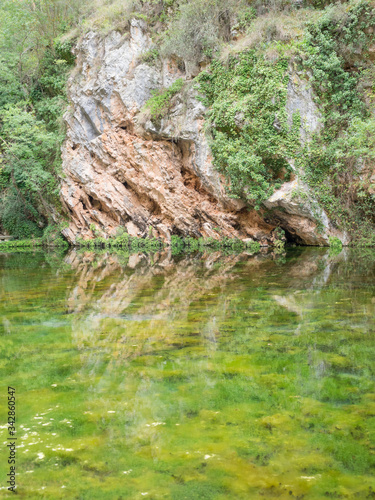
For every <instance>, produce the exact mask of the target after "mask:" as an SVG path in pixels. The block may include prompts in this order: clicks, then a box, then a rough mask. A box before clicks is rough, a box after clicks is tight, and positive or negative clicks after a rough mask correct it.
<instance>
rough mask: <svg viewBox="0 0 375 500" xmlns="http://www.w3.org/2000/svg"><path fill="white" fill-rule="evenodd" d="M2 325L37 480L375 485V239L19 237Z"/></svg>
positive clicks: (115, 488) (217, 494) (218, 493)
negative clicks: (43, 247)
mask: <svg viewBox="0 0 375 500" xmlns="http://www.w3.org/2000/svg"><path fill="white" fill-rule="evenodd" d="M0 336H1V344H0V345H1V358H0V367H1V369H0V378H1V390H2V394H1V398H2V401H3V402H4V401H6V399H7V387H8V386H11V387H13V388H14V389H15V397H16V437H17V448H16V472H17V476H16V481H17V490H18V493H19V497H20V498H32V499H34V498H35V499H39V498H48V499H60V498H68V499H90V500H92V499H100V500H102V499H111V500H112V499H133V498H134V499H138V498H139V499H141V498H145V499H149V500H151V499H173V500H182V499H187V500H191V499H197V500H203V499H215V500H216V499H218V500H224V499H230V500H232V499H257V498H278V499H284V498H288V499H290V498H294V499H303V498H305V499H324V498H329V499H332V498H360V499H362V498H374V497H375V477H374V472H375V391H374V389H375V378H374V373H375V363H374V359H375V344H374V340H375V252H374V251H370V250H367V251H359V250H352V249H344V250H343V251H341V252H340V253H335V252H332V251H330V250H329V249H323V248H291V249H288V250H287V252H286V254H282V255H275V254H272V253H267V252H261V253H260V254H257V255H249V254H246V253H244V254H239V255H236V254H234V255H223V254H220V253H207V254H204V255H200V254H191V255H186V254H185V255H176V256H173V255H170V254H169V253H168V252H167V251H165V252H162V253H159V254H154V255H145V254H134V255H126V254H109V253H102V254H95V253H89V252H86V253H85V252H83V253H77V252H76V251H74V250H71V251H70V252H69V253H67V254H66V255H58V254H53V253H43V252H37V253H28V252H25V253H8V254H5V253H2V254H0ZM0 433H1V436H0V437H1V443H3V444H2V446H3V450H2V453H1V460H0V471H1V478H2V482H1V484H0V487H1V488H2V491H1V494H2V495H3V496H4V497H9V498H10V497H11V495H12V493H8V492H7V490H6V487H7V486H6V479H5V477H6V474H7V473H8V472H9V465H8V463H7V446H6V445H7V438H8V429H7V408H6V406H5V405H4V404H2V406H1V421H0Z"/></svg>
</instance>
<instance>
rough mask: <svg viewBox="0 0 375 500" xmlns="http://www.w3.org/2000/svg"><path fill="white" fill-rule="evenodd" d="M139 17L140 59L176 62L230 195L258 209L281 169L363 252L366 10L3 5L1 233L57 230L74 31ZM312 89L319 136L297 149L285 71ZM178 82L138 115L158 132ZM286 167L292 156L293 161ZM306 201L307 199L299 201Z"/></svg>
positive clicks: (367, 145)
mask: <svg viewBox="0 0 375 500" xmlns="http://www.w3.org/2000/svg"><path fill="white" fill-rule="evenodd" d="M133 17H138V18H141V19H143V20H144V21H145V22H146V23H147V25H148V27H149V30H150V33H151V36H152V39H153V42H154V45H153V47H152V48H151V50H150V51H149V52H148V53H147V54H144V56H143V61H144V62H147V63H148V64H158V63H159V61H160V59H162V58H163V57H174V58H176V59H177V60H178V62H179V64H180V66H181V67H182V68H184V69H185V71H186V75H187V77H188V78H190V79H191V78H194V77H196V83H197V84H198V87H199V89H200V93H201V95H202V99H203V101H204V103H205V104H206V105H207V106H208V113H207V118H208V125H209V126H208V133H209V136H210V137H211V147H212V152H213V156H214V162H215V166H216V167H217V168H218V169H219V170H220V171H221V172H222V173H224V174H225V176H226V178H227V179H228V189H229V191H230V193H231V195H232V196H235V197H240V198H242V199H245V200H246V201H247V202H248V203H249V204H250V205H252V206H255V207H256V208H259V207H260V206H261V205H262V202H263V201H264V200H265V199H266V198H267V197H268V196H269V195H270V194H271V193H272V192H273V190H274V189H275V188H277V187H278V185H280V183H281V182H282V181H283V180H286V179H288V176H289V174H290V172H291V166H290V165H291V163H293V165H294V166H295V167H296V168H297V170H298V172H299V175H300V177H302V178H304V180H305V181H306V182H307V183H308V185H309V186H310V188H311V196H312V197H314V199H316V200H317V201H318V203H319V205H320V206H322V207H323V208H325V210H326V211H327V212H328V214H329V216H330V217H331V219H332V220H333V221H334V223H335V224H336V225H337V226H338V227H340V228H342V229H347V230H350V231H351V232H352V234H353V233H355V236H356V240H357V241H358V242H361V243H362V244H374V241H373V239H372V238H371V234H372V232H373V223H374V222H375V220H374V208H375V205H374V195H373V193H374V189H373V188H374V186H371V185H370V184H369V181H368V178H369V176H367V177H366V175H362V174H363V172H364V171H366V169H367V171H368V170H369V169H371V166H372V165H373V162H374V154H375V153H374V152H375V148H374V146H375V144H374V142H375V139H374V137H375V135H374V132H375V119H374V112H373V109H374V97H375V93H374V76H375V71H374V66H373V61H372V53H373V52H372V51H371V49H372V47H371V44H372V43H373V38H374V32H375V11H374V8H373V6H372V4H371V2H369V1H368V0H351V1H350V2H347V3H337V4H329V3H328V2H321V1H305V2H302V3H301V2H292V1H289V0H273V1H270V0H269V1H265V2H260V1H259V0H255V1H247V0H229V1H225V0H189V1H188V0H149V1H137V0H121V1H120V0H113V1H105V2H104V1H101V0H97V1H96V2H79V3H78V2H76V0H40V1H38V2H32V1H31V0H17V1H11V0H5V1H3V2H2V4H1V6H0V25H1V29H0V59H1V61H0V162H1V163H0V231H1V230H3V231H6V232H8V233H11V234H13V235H15V236H18V237H23V238H30V237H40V236H41V235H42V233H43V230H44V229H45V228H46V227H47V226H48V225H51V224H61V222H62V215H61V210H60V209H59V202H58V190H59V169H60V164H61V153H60V147H61V144H62V141H63V139H64V128H63V122H62V115H63V112H64V109H65V106H66V97H65V88H66V80H67V76H68V72H69V69H70V68H71V66H72V65H73V64H74V56H73V55H72V52H71V48H72V46H73V45H74V43H75V41H76V39H77V38H78V37H79V36H81V35H82V34H83V33H84V32H85V31H88V30H90V29H95V30H98V31H101V32H102V33H103V34H105V33H107V32H109V31H111V30H113V29H118V30H120V31H126V30H127V29H128V25H129V20H130V19H131V18H133ZM296 73H297V74H298V75H300V77H301V78H305V79H307V80H308V81H309V82H310V84H311V85H312V86H313V89H314V95H315V96H316V100H317V104H318V105H319V109H320V110H321V113H322V124H323V125H324V127H323V129H322V132H321V133H320V134H316V136H313V137H312V138H311V140H310V141H308V142H307V143H301V141H300V137H299V129H300V126H301V123H300V117H299V116H298V115H297V114H296V115H295V116H294V117H293V124H291V123H290V120H289V121H288V119H287V114H286V111H285V102H286V95H287V84H288V80H289V78H290V76H291V74H296ZM183 86H184V81H183V80H178V81H177V82H175V84H173V86H172V87H171V88H167V89H161V90H160V91H159V92H157V93H155V95H154V96H153V97H152V98H151V99H150V101H149V102H148V103H147V105H146V109H147V110H148V112H149V113H151V116H152V118H153V119H154V120H155V121H156V122H158V121H160V120H161V118H162V117H163V116H164V115H165V114H167V113H168V112H169V109H170V105H171V101H172V100H173V97H174V95H175V94H176V93H178V92H180V91H181V90H183ZM291 160H293V161H292V162H291ZM305 196H306V194H305Z"/></svg>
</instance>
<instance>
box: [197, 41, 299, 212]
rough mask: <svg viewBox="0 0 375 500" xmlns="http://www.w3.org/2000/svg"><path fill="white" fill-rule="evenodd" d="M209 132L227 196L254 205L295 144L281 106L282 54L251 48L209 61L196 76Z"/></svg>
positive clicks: (276, 180) (284, 167) (278, 178)
mask: <svg viewBox="0 0 375 500" xmlns="http://www.w3.org/2000/svg"><path fill="white" fill-rule="evenodd" d="M197 80H198V82H199V88H200V91H201V92H202V93H203V94H204V98H203V99H202V100H203V102H204V104H206V105H207V106H209V111H208V113H207V117H208V120H209V131H210V133H211V136H212V141H211V149H212V153H213V158H214V165H215V167H216V168H217V169H218V170H219V171H220V172H222V173H223V174H224V175H225V176H226V177H227V179H228V181H229V186H228V188H229V192H230V194H231V196H233V197H237V198H238V197H239V198H242V199H244V200H246V201H247V202H248V203H249V204H251V205H254V206H255V207H256V208H259V207H260V205H261V203H262V201H264V200H265V199H267V198H268V197H269V196H270V195H271V194H272V193H273V190H274V189H275V188H277V187H279V186H280V185H281V183H282V182H283V180H282V178H283V177H284V179H285V178H287V177H288V173H289V172H290V166H289V162H288V159H289V158H293V157H294V156H295V155H296V152H297V151H298V149H299V120H298V117H297V116H296V117H295V120H294V125H293V127H292V130H290V127H289V126H288V124H287V116H286V111H285V103H286V93H287V83H288V80H289V75H288V59H287V58H286V57H282V56H281V57H280V58H279V59H278V60H277V61H276V62H271V61H268V60H266V59H265V57H264V55H262V54H259V53H257V52H256V51H254V50H250V51H246V52H244V53H241V54H239V55H238V56H237V57H233V56H232V57H230V58H229V60H228V61H227V63H226V64H224V63H223V62H220V61H214V62H213V63H212V64H211V66H210V69H209V70H208V71H205V72H203V73H201V74H200V75H199V77H198V79H197Z"/></svg>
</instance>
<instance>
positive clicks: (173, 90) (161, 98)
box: [144, 78, 185, 120]
mask: <svg viewBox="0 0 375 500" xmlns="http://www.w3.org/2000/svg"><path fill="white" fill-rule="evenodd" d="M184 83H185V82H184V79H183V78H178V80H176V81H175V82H173V83H172V85H171V86H170V87H168V88H167V89H163V90H161V91H155V92H154V95H153V96H152V97H151V98H150V99H149V100H148V101H147V102H146V104H145V106H144V107H145V109H149V110H150V112H151V118H153V119H154V120H160V119H161V118H163V117H164V116H165V115H166V114H167V113H168V111H169V108H170V106H171V99H172V98H173V97H174V96H175V95H176V94H177V93H178V92H180V91H181V89H182V87H183V86H184Z"/></svg>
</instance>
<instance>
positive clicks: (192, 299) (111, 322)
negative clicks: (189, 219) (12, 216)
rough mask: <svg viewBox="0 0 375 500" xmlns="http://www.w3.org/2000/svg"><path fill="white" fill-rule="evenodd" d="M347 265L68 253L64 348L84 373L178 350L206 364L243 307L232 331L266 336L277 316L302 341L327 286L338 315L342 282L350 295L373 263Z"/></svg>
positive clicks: (298, 252) (320, 256)
mask: <svg viewBox="0 0 375 500" xmlns="http://www.w3.org/2000/svg"><path fill="white" fill-rule="evenodd" d="M352 256H353V254H352V252H351V251H349V250H344V251H343V252H341V253H340V254H339V255H331V254H330V251H329V250H327V249H293V250H290V251H289V252H288V256H287V258H286V259H280V257H279V256H275V255H273V254H270V253H268V254H267V253H265V254H258V255H256V256H249V255H246V254H240V255H230V256H224V255H222V254H220V253H213V254H209V255H207V256H201V255H184V256H183V257H172V256H171V255H170V254H168V252H164V253H159V254H156V255H152V256H151V255H146V254H134V255H131V256H130V257H129V258H128V261H127V262H125V263H124V262H123V260H122V258H121V256H117V255H113V254H103V255H97V254H95V253H83V254H79V253H76V252H75V251H72V252H70V253H69V254H68V255H67V256H66V258H65V262H66V263H68V264H69V266H70V267H71V269H72V270H74V272H75V278H74V282H75V284H74V286H73V287H71V290H70V293H69V295H68V298H67V306H68V310H69V312H70V313H74V314H73V324H72V331H73V339H74V342H75V343H76V345H78V346H79V348H80V349H82V356H83V357H85V358H86V363H85V364H86V366H87V368H88V367H89V366H90V367H91V368H93V366H94V365H95V366H97V365H98V363H99V365H101V364H102V363H105V364H106V363H108V368H109V366H110V365H111V364H113V363H115V364H117V363H118V362H121V363H123V362H125V361H126V360H130V359H134V358H135V357H139V356H145V355H150V354H153V355H156V354H157V352H158V351H160V352H161V351H163V352H164V351H166V350H176V349H177V350H178V349H182V348H188V349H190V350H194V349H198V350H202V349H204V350H206V351H207V355H209V354H210V352H212V351H215V350H216V349H217V343H218V340H219V339H221V341H222V344H223V345H227V344H228V342H229V344H230V345H233V343H235V342H236V338H232V337H233V336H232V337H231V332H233V331H234V328H232V327H231V325H234V324H235V323H236V321H237V319H236V308H237V307H239V306H238V304H240V307H241V308H242V309H241V310H243V307H246V310H247V312H246V316H245V318H244V317H241V321H242V322H243V323H244V322H245V323H244V326H245V327H246V328H247V329H248V331H249V329H251V331H253V332H254V334H257V332H260V331H262V330H267V329H268V328H269V324H270V323H272V320H270V318H271V317H272V315H275V314H279V312H280V310H283V309H284V310H286V311H287V313H291V314H292V316H291V317H290V318H289V320H288V321H289V324H290V327H288V331H290V333H292V334H301V332H302V333H303V332H304V331H310V328H309V325H310V323H311V322H312V323H313V322H314V321H316V318H314V310H318V309H319V307H320V306H322V307H323V306H324V301H325V291H327V290H330V289H331V288H332V287H334V286H335V287H338V291H337V294H338V295H340V299H339V300H340V301H341V302H340V303H339V304H338V307H343V305H345V306H346V305H347V307H351V308H353V311H354V310H356V308H357V306H359V304H356V303H355V296H354V298H353V299H352V300H351V302H350V304H346V303H345V297H344V298H343V297H342V290H343V289H345V287H346V286H347V283H346V279H345V278H346V277H347V276H348V275H350V276H351V281H350V283H351V285H350V286H351V287H353V286H355V283H356V280H355V274H356V272H357V270H358V275H361V284H363V274H362V273H363V268H364V267H366V269H367V274H368V276H369V280H370V281H371V280H373V279H374V274H375V261H374V259H373V255H372V254H368V255H367V257H366V256H365V258H364V259H363V261H362V264H361V263H359V264H357V265H353V260H352ZM357 257H358V255H357ZM357 260H358V259H357ZM362 299H363V297H362V298H361V300H362ZM369 299H370V300H369V301H368V302H367V303H366V304H363V302H361V307H362V308H363V307H364V308H365V309H366V314H367V315H368V316H367V318H369V317H371V316H370V315H373V313H374V312H375V311H374V303H373V302H372V301H371V297H369ZM332 307H333V308H334V306H332ZM361 321H362V322H363V321H365V320H364V319H363V317H362V319H361ZM361 325H362V323H361ZM348 326H349V324H348ZM362 327H368V325H362ZM236 328H237V329H238V325H236Z"/></svg>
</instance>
